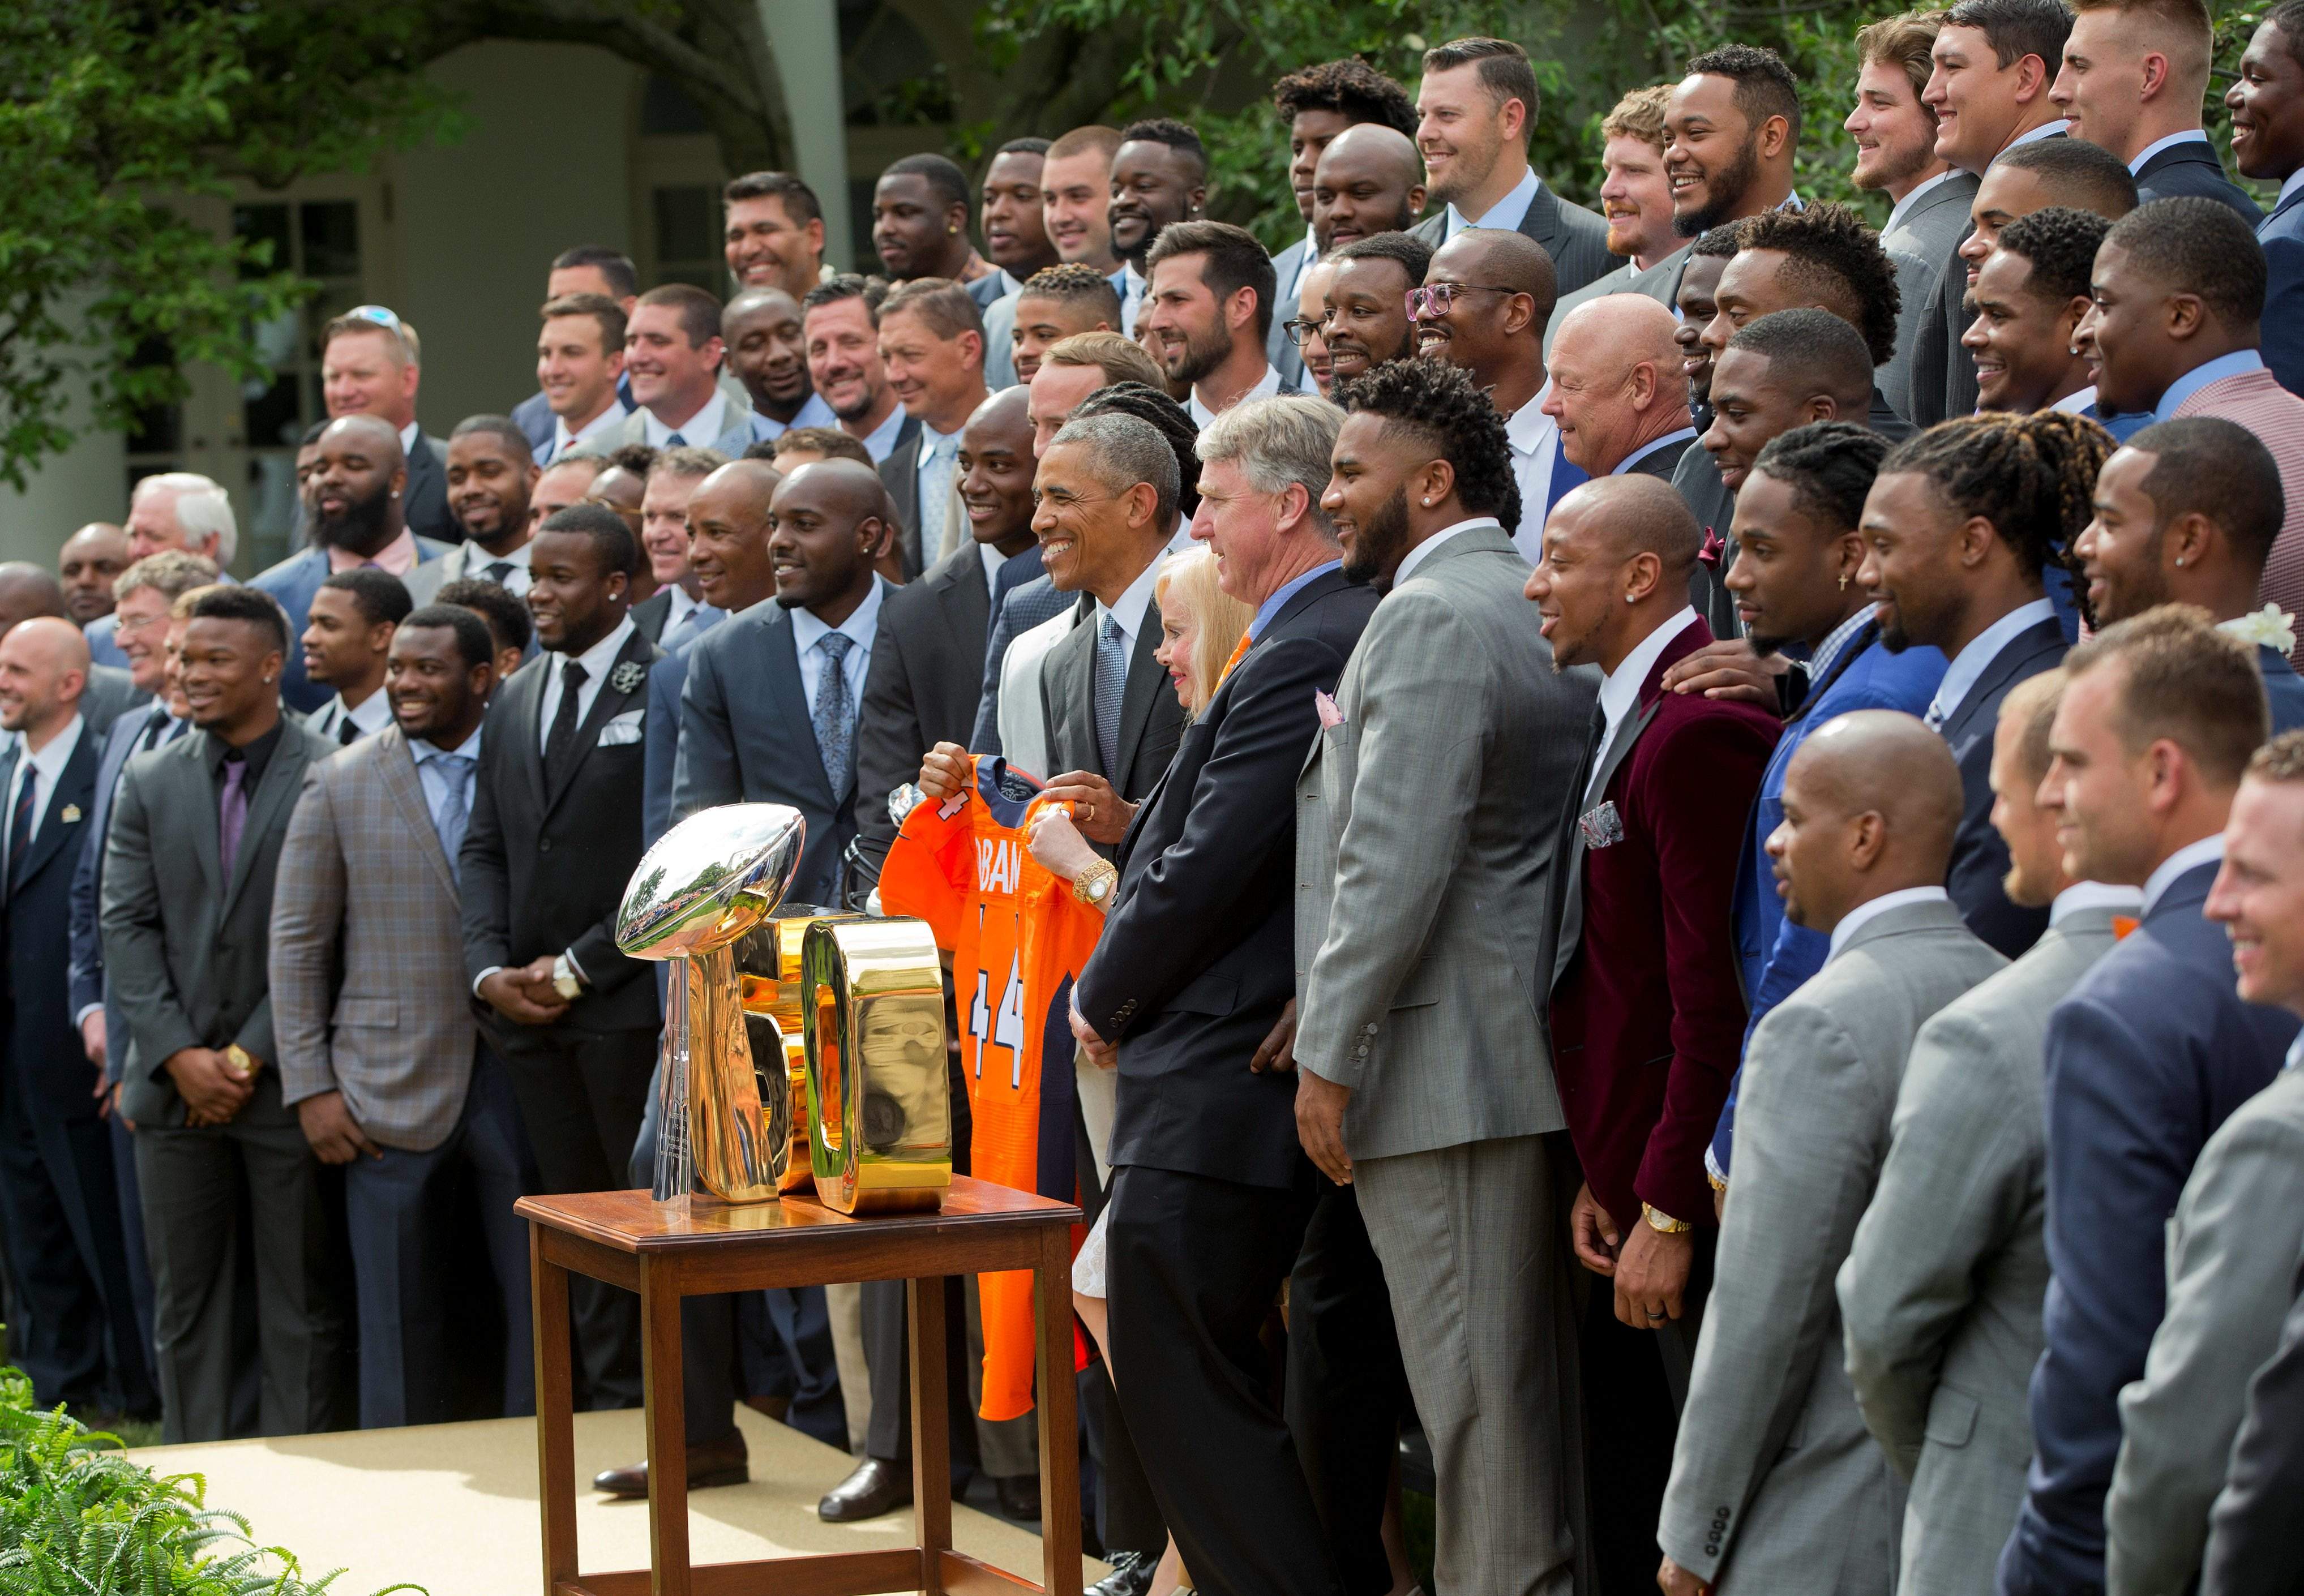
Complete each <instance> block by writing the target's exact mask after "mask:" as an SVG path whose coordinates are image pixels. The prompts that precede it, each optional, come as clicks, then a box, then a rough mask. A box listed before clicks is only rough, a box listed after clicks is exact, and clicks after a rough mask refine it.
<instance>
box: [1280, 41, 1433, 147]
mask: <svg viewBox="0 0 2304 1596" xmlns="http://www.w3.org/2000/svg"><path fill="white" fill-rule="evenodd" d="M1272 104H1273V106H1275V108H1276V109H1277V110H1278V111H1279V113H1280V120H1281V121H1283V122H1288V123H1291V124H1293V123H1294V122H1295V121H1296V119H1297V117H1299V116H1300V115H1302V114H1304V113H1305V112H1307V111H1333V112H1334V113H1335V114H1337V115H1339V116H1341V117H1343V119H1344V120H1345V121H1346V122H1378V123H1381V124H1382V125H1383V126H1385V127H1388V128H1391V129H1393V131H1396V132H1400V133H1404V134H1406V135H1407V136H1408V137H1409V138H1410V139H1413V138H1415V137H1416V123H1417V116H1416V103H1415V102H1414V101H1413V100H1411V99H1410V98H1409V97H1408V90H1406V89H1402V87H1401V86H1400V85H1399V84H1397V83H1395V82H1393V80H1391V79H1390V78H1387V77H1385V75H1384V74H1383V73H1382V72H1378V71H1376V68H1374V67H1372V66H1370V65H1369V64H1368V63H1367V62H1365V61H1362V60H1360V58H1359V57H1358V56H1354V55H1348V56H1345V57H1344V58H1343V60H1341V61H1323V62H1322V63H1319V64H1318V65H1317V66H1300V67H1298V68H1297V69H1296V70H1295V71H1294V72H1290V73H1289V74H1288V75H1287V76H1286V77H1284V78H1283V79H1281V80H1280V81H1278V82H1277V83H1275V84H1274V85H1273V86H1272Z"/></svg>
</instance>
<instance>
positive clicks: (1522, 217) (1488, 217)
mask: <svg viewBox="0 0 2304 1596" xmlns="http://www.w3.org/2000/svg"><path fill="white" fill-rule="evenodd" d="M1543 187H1544V180H1543V179H1542V178H1540V177H1538V176H1537V174H1536V168H1535V167H1533V166H1523V167H1521V168H1520V182H1516V183H1514V184H1513V185H1512V191H1511V192H1510V193H1508V194H1506V195H1505V196H1504V198H1502V199H1499V200H1497V201H1496V202H1495V204H1494V205H1492V206H1490V207H1488V208H1487V210H1485V211H1483V212H1481V213H1480V214H1479V215H1478V216H1472V217H1468V216H1466V215H1464V213H1463V212H1461V211H1460V210H1458V209H1457V208H1456V207H1455V206H1454V205H1453V203H1452V204H1451V205H1450V206H1449V207H1448V228H1447V232H1444V234H1442V236H1441V241H1442V242H1446V241H1448V240H1449V239H1452V238H1454V237H1455V236H1456V235H1457V234H1458V233H1460V232H1463V231H1464V229H1466V228H1467V227H1500V228H1502V229H1503V230H1504V232H1519V231H1520V224H1521V223H1522V222H1525V221H1526V220H1528V207H1529V206H1531V205H1533V204H1535V203H1536V196H1537V190H1540V189H1542V188H1543Z"/></svg>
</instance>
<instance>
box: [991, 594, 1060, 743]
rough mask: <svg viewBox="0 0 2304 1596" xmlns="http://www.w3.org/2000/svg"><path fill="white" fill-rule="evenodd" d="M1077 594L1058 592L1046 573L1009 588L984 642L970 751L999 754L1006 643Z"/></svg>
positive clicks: (1051, 615) (1050, 616)
mask: <svg viewBox="0 0 2304 1596" xmlns="http://www.w3.org/2000/svg"><path fill="white" fill-rule="evenodd" d="M1076 596H1077V595H1073V594H1070V593H1059V592H1057V591H1056V585H1055V583H1054V582H1052V581H1050V580H1049V579H1048V578H1046V576H1037V577H1034V578H1031V579H1029V581H1024V582H1020V583H1018V584H1017V585H1016V586H1015V587H1011V588H1010V589H1008V591H1007V593H1006V594H1005V595H1004V596H1003V598H1002V600H1001V604H1000V612H999V614H998V615H997V616H996V617H995V618H994V620H993V622H992V636H991V637H990V638H987V639H986V641H985V645H984V682H983V685H982V687H981V688H980V689H979V690H978V694H977V699H976V729H975V730H973V731H971V732H970V733H969V738H968V751H969V752H970V753H971V754H998V753H1001V752H1003V750H1002V748H1001V747H1000V667H1001V664H1002V663H1003V662H1004V661H1005V660H1006V659H1007V657H1008V645H1009V644H1011V643H1013V642H1014V641H1015V640H1016V639H1017V638H1018V637H1019V636H1020V635H1021V634H1022V633H1025V632H1029V631H1030V630H1031V629H1033V628H1034V627H1036V626H1039V625H1042V624H1044V623H1046V622H1047V621H1054V620H1055V618H1056V617H1057V616H1059V615H1061V614H1063V612H1065V611H1066V610H1069V609H1071V608H1072V607H1073V604H1074V603H1075V601H1076Z"/></svg>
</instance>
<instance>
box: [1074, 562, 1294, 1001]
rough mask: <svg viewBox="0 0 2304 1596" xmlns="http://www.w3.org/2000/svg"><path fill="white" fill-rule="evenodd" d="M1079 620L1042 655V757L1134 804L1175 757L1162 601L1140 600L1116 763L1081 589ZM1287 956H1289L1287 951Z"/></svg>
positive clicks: (1090, 614) (1179, 716)
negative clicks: (1099, 724)
mask: <svg viewBox="0 0 2304 1596" xmlns="http://www.w3.org/2000/svg"><path fill="white" fill-rule="evenodd" d="M1078 614H1079V617H1080V620H1079V624H1077V625H1076V626H1074V627H1073V628H1072V630H1071V631H1070V632H1068V633H1066V634H1065V636H1064V637H1063V638H1062V639H1061V640H1060V641H1059V642H1058V643H1057V644H1056V646H1055V647H1054V648H1052V649H1050V650H1049V651H1048V654H1047V657H1046V658H1045V659H1043V660H1042V661H1041V662H1040V710H1041V714H1042V715H1043V716H1044V717H1045V718H1046V727H1047V732H1048V763H1049V764H1053V765H1055V767H1056V768H1055V770H1054V771H1052V772H1050V773H1049V774H1050V775H1051V776H1052V777H1054V776H1057V775H1062V774H1063V773H1065V772H1067V771H1096V772H1098V773H1101V774H1102V775H1103V777H1104V779H1105V781H1109V782H1111V783H1112V785H1113V787H1114V790H1116V791H1118V792H1119V794H1120V796H1121V797H1122V798H1126V799H1127V800H1128V801H1129V802H1130V803H1134V802H1136V801H1137V800H1138V799H1139V798H1143V797H1144V795H1145V794H1146V793H1148V792H1150V791H1151V790H1152V789H1153V788H1154V787H1156V786H1157V785H1158V784H1159V781H1160V778H1161V777H1162V776H1163V775H1165V774H1166V773H1167V770H1168V764H1169V762H1170V761H1171V760H1173V759H1174V758H1175V756H1176V744H1177V740H1178V739H1180V738H1181V737H1182V735H1183V730H1184V712H1183V710H1182V708H1181V707H1180V706H1179V705H1177V703H1176V689H1175V686H1174V684H1173V683H1172V682H1171V681H1170V680H1168V671H1167V668H1166V667H1165V666H1164V665H1162V664H1161V663H1160V662H1159V661H1158V660H1156V659H1155V658H1153V657H1152V655H1153V651H1154V650H1155V649H1156V648H1158V647H1159V646H1160V605H1159V604H1158V603H1157V602H1156V601H1153V602H1148V603H1147V604H1145V606H1144V620H1143V623H1142V625H1141V626H1140V628H1139V630H1138V632H1137V635H1136V653H1135V655H1134V657H1133V658H1131V660H1130V661H1129V662H1128V687H1127V689H1126V690H1125V691H1124V692H1122V694H1121V696H1120V768H1119V769H1118V770H1116V771H1108V770H1105V768H1104V755H1103V752H1102V750H1101V749H1099V748H1098V747H1097V740H1096V601H1095V600H1094V599H1092V598H1090V597H1088V595H1086V594H1082V595H1080V604H1079V608H1078ZM1291 957H1293V955H1291Z"/></svg>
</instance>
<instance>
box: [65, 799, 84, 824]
mask: <svg viewBox="0 0 2304 1596" xmlns="http://www.w3.org/2000/svg"><path fill="white" fill-rule="evenodd" d="M64 823H65V824H66V825H78V824H79V823H80V806H79V805H78V804H66V805H65V806H64Z"/></svg>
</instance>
